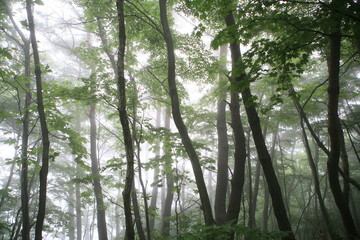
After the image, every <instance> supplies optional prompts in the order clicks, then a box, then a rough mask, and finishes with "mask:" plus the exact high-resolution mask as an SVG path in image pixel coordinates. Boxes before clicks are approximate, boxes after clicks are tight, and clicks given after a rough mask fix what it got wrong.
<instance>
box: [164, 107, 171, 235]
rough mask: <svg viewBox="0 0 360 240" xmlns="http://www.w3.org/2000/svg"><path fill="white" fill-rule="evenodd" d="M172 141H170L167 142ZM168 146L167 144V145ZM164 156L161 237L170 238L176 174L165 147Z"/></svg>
mask: <svg viewBox="0 0 360 240" xmlns="http://www.w3.org/2000/svg"><path fill="white" fill-rule="evenodd" d="M168 112H169V110H168V109H166V110H165V111H164V127H165V128H166V129H168V130H169V132H170V116H169V114H168ZM168 141H170V139H168V140H167V141H166V142H168ZM165 144H166V143H165ZM164 149H165V151H164V154H165V156H166V157H165V161H166V162H165V165H164V171H165V176H166V198H165V202H164V211H163V215H162V227H161V235H162V236H169V235H170V217H171V206H172V202H173V199H174V174H173V167H172V162H173V161H172V158H171V155H170V153H169V152H168V151H166V149H167V147H166V146H164Z"/></svg>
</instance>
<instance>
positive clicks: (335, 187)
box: [327, 0, 359, 239]
mask: <svg viewBox="0 0 360 240" xmlns="http://www.w3.org/2000/svg"><path fill="white" fill-rule="evenodd" d="M343 4H344V3H343V2H342V1H340V0H337V1H333V2H332V5H333V6H332V7H334V8H336V9H337V8H338V7H339V6H341V5H343ZM331 18H332V21H333V22H334V26H332V29H334V30H333V32H332V33H331V34H330V36H329V41H330V46H329V53H328V61H327V63H328V73H329V83H328V132H329V138H330V155H329V158H328V162H327V168H328V177H329V183H330V188H331V192H332V194H333V196H334V199H335V203H336V205H337V207H338V209H339V211H340V214H341V218H342V221H343V224H344V226H345V229H346V233H347V238H348V239H358V238H359V234H358V232H357V230H356V227H355V224H354V221H353V217H352V215H351V211H350V208H349V205H348V204H347V203H348V201H346V197H345V195H344V193H343V191H342V190H341V186H340V181H339V171H338V169H339V160H340V151H341V133H340V131H342V129H341V125H340V120H339V115H338V106H339V93H340V84H339V80H340V79H339V72H340V51H341V31H340V25H341V21H342V20H341V16H340V15H339V14H338V13H335V12H333V13H332V16H331Z"/></svg>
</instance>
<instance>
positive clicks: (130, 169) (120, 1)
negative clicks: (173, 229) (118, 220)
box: [116, 0, 135, 240]
mask: <svg viewBox="0 0 360 240" xmlns="http://www.w3.org/2000/svg"><path fill="white" fill-rule="evenodd" d="M116 7H117V14H118V20H119V51H118V62H117V69H118V71H117V72H118V81H117V88H118V92H119V107H118V112H119V117H120V122H121V126H122V129H123V135H124V144H125V150H126V166H127V167H126V179H125V187H124V191H123V199H124V211H125V224H126V239H127V240H133V239H135V234H134V227H133V219H132V213H131V188H132V184H133V181H134V147H133V140H132V137H131V131H130V125H129V120H128V115H127V110H126V102H127V100H126V88H125V82H126V80H125V44H126V35H125V16H124V0H117V1H116Z"/></svg>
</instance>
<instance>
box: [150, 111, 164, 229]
mask: <svg viewBox="0 0 360 240" xmlns="http://www.w3.org/2000/svg"><path fill="white" fill-rule="evenodd" d="M160 126H161V108H160V107H157V109H156V125H155V127H156V128H159V127H160ZM157 148H158V150H157V151H156V153H155V157H160V143H158V145H157ZM158 185H159V166H158V165H156V166H155V169H154V180H153V189H152V191H151V202H150V207H149V210H150V223H149V225H150V229H153V228H154V226H155V215H156V214H155V213H156V211H157V208H156V203H157V199H158V193H159V188H158Z"/></svg>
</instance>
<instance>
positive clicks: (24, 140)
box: [1, 1, 31, 240]
mask: <svg viewBox="0 0 360 240" xmlns="http://www.w3.org/2000/svg"><path fill="white" fill-rule="evenodd" d="M2 3H3V6H4V8H5V11H6V14H7V15H8V17H9V18H10V21H11V23H12V24H13V27H14V28H15V30H16V32H17V34H18V35H19V36H20V38H21V41H22V44H20V42H17V43H18V44H19V47H21V48H22V50H23V52H24V70H25V71H24V74H25V76H26V77H28V82H27V83H26V84H25V87H26V88H27V90H26V91H25V103H24V115H23V117H22V124H23V127H22V136H21V176H20V181H21V206H22V207H21V211H22V237H23V239H24V240H27V239H30V228H31V226H30V219H29V192H28V191H29V189H28V186H29V183H28V142H29V108H30V103H31V91H30V81H31V74H30V59H31V57H30V44H31V40H30V39H28V38H26V37H25V35H24V34H23V32H22V31H21V29H20V28H19V26H18V25H17V23H16V22H15V20H14V18H13V15H12V13H11V10H10V7H9V5H8V3H7V2H6V1H3V2H2ZM13 166H15V162H14V165H13ZM12 170H13V167H12ZM12 170H11V171H12ZM10 181H11V178H9V181H8V184H7V187H8V185H9V184H10ZM7 187H6V188H7ZM6 188H5V189H6ZM1 202H3V199H1Z"/></svg>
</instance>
